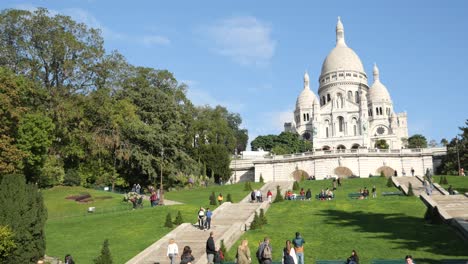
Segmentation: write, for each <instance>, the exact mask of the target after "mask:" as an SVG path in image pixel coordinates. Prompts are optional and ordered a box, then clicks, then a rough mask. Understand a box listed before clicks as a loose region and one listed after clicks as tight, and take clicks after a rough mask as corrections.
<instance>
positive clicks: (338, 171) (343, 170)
mask: <svg viewBox="0 0 468 264" xmlns="http://www.w3.org/2000/svg"><path fill="white" fill-rule="evenodd" d="M334 173H335V175H336V176H338V177H340V178H346V177H350V176H353V172H352V171H351V170H350V169H349V168H348V167H344V166H340V167H336V168H335V170H334Z"/></svg>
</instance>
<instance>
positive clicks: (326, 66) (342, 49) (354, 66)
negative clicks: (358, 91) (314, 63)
mask: <svg viewBox="0 0 468 264" xmlns="http://www.w3.org/2000/svg"><path fill="white" fill-rule="evenodd" d="M337 70H346V71H356V72H361V73H364V74H365V72H364V67H363V66H362V62H361V59H359V57H358V55H357V54H356V53H355V52H354V51H353V50H352V49H351V48H349V47H348V46H347V45H346V42H345V38H344V27H343V24H342V23H341V20H340V18H339V17H338V23H337V24H336V47H335V48H333V50H332V51H331V52H330V54H328V56H327V57H326V58H325V61H324V62H323V65H322V72H321V74H320V75H321V76H323V75H324V74H327V73H329V72H333V71H337Z"/></svg>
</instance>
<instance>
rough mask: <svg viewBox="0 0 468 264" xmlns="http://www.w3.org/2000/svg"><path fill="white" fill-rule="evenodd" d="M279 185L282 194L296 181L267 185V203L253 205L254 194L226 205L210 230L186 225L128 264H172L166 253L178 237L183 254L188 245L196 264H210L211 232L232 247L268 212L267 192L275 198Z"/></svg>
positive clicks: (216, 215) (179, 227)
mask: <svg viewBox="0 0 468 264" xmlns="http://www.w3.org/2000/svg"><path fill="white" fill-rule="evenodd" d="M277 185H279V186H280V188H281V190H282V192H284V191H285V190H287V189H291V188H292V182H269V183H266V184H265V185H263V187H262V188H261V189H260V190H261V192H262V194H263V197H264V202H263V203H251V202H250V194H249V195H247V196H246V197H245V198H244V199H243V200H242V201H240V202H239V203H229V202H226V203H223V204H222V205H221V206H219V207H218V208H216V210H214V211H213V217H212V220H211V229H210V230H207V231H203V230H200V229H199V228H198V226H197V225H193V224H190V223H184V224H182V225H180V226H178V227H177V228H176V229H174V230H172V231H171V232H170V233H168V234H166V235H165V236H164V237H162V238H161V239H159V240H158V241H156V242H155V243H153V244H152V245H150V246H149V247H148V248H146V249H145V250H143V251H142V252H140V253H139V254H138V255H136V256H135V257H133V258H132V259H130V260H129V261H127V264H154V263H160V264H169V263H170V262H169V258H168V257H167V256H166V251H167V245H168V242H169V239H171V238H174V239H175V241H176V243H177V245H178V246H179V253H180V254H181V253H182V250H183V248H184V246H190V248H191V249H192V255H193V256H194V257H195V262H194V263H196V264H206V263H207V260H206V253H205V245H206V240H207V239H208V237H209V234H210V231H213V232H214V239H215V243H216V246H217V247H219V246H220V244H221V240H224V243H225V245H226V247H227V248H230V247H231V246H232V245H233V244H234V243H235V242H236V241H237V240H238V239H239V238H240V236H241V235H242V234H243V233H244V232H245V230H246V229H248V228H249V225H250V223H251V222H252V220H253V217H254V215H255V212H256V211H257V212H259V211H260V209H262V208H263V209H264V210H265V211H266V210H268V208H269V206H270V204H269V203H268V202H267V201H266V193H267V191H268V190H271V192H272V193H273V198H274V197H275V196H276V186H277ZM179 256H180V255H179ZM178 262H179V259H177V261H176V263H178Z"/></svg>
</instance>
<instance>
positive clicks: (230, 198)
mask: <svg viewBox="0 0 468 264" xmlns="http://www.w3.org/2000/svg"><path fill="white" fill-rule="evenodd" d="M226 202H230V203H232V196H231V194H230V193H228V194H227V198H226Z"/></svg>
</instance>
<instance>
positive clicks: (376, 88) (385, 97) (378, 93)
mask: <svg viewBox="0 0 468 264" xmlns="http://www.w3.org/2000/svg"><path fill="white" fill-rule="evenodd" d="M373 73H374V83H373V84H372V86H371V88H370V89H369V92H368V94H367V96H368V98H369V101H370V102H374V103H375V102H392V99H391V98H390V93H389V92H388V90H387V87H385V85H383V83H381V82H380V77H379V75H380V73H379V68H377V65H375V64H374V72H373Z"/></svg>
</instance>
